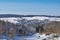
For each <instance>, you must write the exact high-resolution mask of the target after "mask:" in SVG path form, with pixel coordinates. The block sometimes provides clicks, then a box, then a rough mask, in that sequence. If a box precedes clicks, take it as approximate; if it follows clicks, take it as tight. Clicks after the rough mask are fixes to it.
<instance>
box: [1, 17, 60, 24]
mask: <svg viewBox="0 0 60 40" xmlns="http://www.w3.org/2000/svg"><path fill="white" fill-rule="evenodd" d="M23 19H26V20H39V21H44V20H46V19H47V20H49V21H60V18H55V17H44V16H34V17H21V18H19V17H8V18H7V17H6V18H0V20H4V21H5V22H6V21H8V22H11V23H15V24H16V23H19V22H18V20H19V21H20V20H23Z"/></svg>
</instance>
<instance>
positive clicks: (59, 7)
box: [0, 0, 60, 16]
mask: <svg viewBox="0 0 60 40" xmlns="http://www.w3.org/2000/svg"><path fill="white" fill-rule="evenodd" d="M0 14H21V15H58V16H60V0H0Z"/></svg>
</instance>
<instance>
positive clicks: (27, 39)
mask: <svg viewBox="0 0 60 40" xmlns="http://www.w3.org/2000/svg"><path fill="white" fill-rule="evenodd" d="M53 35H55V34H50V35H45V34H42V35H41V34H38V33H36V34H34V35H32V36H23V37H19V36H15V37H14V38H13V39H9V40H60V36H59V37H53ZM0 40H8V39H7V38H2V39H1V38H0Z"/></svg>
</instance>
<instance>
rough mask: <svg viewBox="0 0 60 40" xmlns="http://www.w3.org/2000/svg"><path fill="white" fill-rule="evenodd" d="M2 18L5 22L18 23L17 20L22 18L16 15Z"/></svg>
mask: <svg viewBox="0 0 60 40" xmlns="http://www.w3.org/2000/svg"><path fill="white" fill-rule="evenodd" d="M0 20H4V21H5V22H7V21H8V22H10V23H14V24H16V23H18V21H17V20H21V18H15V17H9V18H0Z"/></svg>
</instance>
